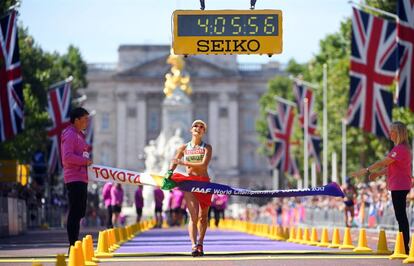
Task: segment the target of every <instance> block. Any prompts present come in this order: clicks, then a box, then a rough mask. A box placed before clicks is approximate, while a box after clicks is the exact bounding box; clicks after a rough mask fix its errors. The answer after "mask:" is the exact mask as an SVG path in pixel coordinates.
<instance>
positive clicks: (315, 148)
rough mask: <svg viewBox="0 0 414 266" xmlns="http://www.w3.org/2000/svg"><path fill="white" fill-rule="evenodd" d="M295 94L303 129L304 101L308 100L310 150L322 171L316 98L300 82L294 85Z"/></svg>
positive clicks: (317, 166) (318, 168)
mask: <svg viewBox="0 0 414 266" xmlns="http://www.w3.org/2000/svg"><path fill="white" fill-rule="evenodd" d="M293 92H294V94H295V101H296V104H297V106H298V109H299V122H300V125H301V127H302V128H305V104H304V99H305V98H307V99H308V110H307V112H308V116H309V119H308V136H309V138H308V150H309V154H310V155H311V157H313V158H314V159H315V163H316V168H317V170H318V171H320V170H321V157H320V154H321V137H320V136H319V134H318V133H317V131H316V129H317V127H318V116H317V114H316V112H315V111H314V106H315V97H314V95H313V91H312V90H311V89H310V88H308V87H307V86H305V85H303V84H302V83H299V82H294V83H293Z"/></svg>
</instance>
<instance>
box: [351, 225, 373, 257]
mask: <svg viewBox="0 0 414 266" xmlns="http://www.w3.org/2000/svg"><path fill="white" fill-rule="evenodd" d="M367 243H368V241H367V233H366V231H365V228H361V229H360V230H359V238H358V246H357V247H356V248H354V249H353V251H354V252H356V253H371V252H372V249H370V248H369V247H368V244H367Z"/></svg>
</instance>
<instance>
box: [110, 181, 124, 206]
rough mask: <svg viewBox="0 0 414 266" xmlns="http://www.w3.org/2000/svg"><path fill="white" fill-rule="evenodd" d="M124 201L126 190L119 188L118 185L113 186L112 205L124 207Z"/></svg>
mask: <svg viewBox="0 0 414 266" xmlns="http://www.w3.org/2000/svg"><path fill="white" fill-rule="evenodd" d="M123 201H124V190H123V189H122V187H119V188H118V187H117V186H116V185H114V186H112V188H111V205H112V206H115V205H119V206H122V202H123Z"/></svg>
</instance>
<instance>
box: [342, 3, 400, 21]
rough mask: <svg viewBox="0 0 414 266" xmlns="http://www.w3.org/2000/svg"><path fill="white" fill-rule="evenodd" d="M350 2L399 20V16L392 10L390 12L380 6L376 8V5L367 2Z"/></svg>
mask: <svg viewBox="0 0 414 266" xmlns="http://www.w3.org/2000/svg"><path fill="white" fill-rule="evenodd" d="M348 3H350V4H352V5H356V6H359V7H362V8H366V9H369V10H372V11H375V12H378V13H380V14H382V15H385V16H388V17H391V18H393V19H395V20H396V21H398V16H397V15H396V14H393V13H391V12H388V11H385V10H382V9H379V8H376V7H373V6H369V5H367V4H362V3H356V2H354V1H352V0H349V1H348Z"/></svg>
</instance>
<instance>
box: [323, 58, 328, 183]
mask: <svg viewBox="0 0 414 266" xmlns="http://www.w3.org/2000/svg"><path fill="white" fill-rule="evenodd" d="M327 90H328V66H327V65H326V64H323V128H322V130H323V133H322V134H323V140H322V145H323V152H322V157H323V165H322V185H326V184H327V183H328V108H327V102H328V96H327Z"/></svg>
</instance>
